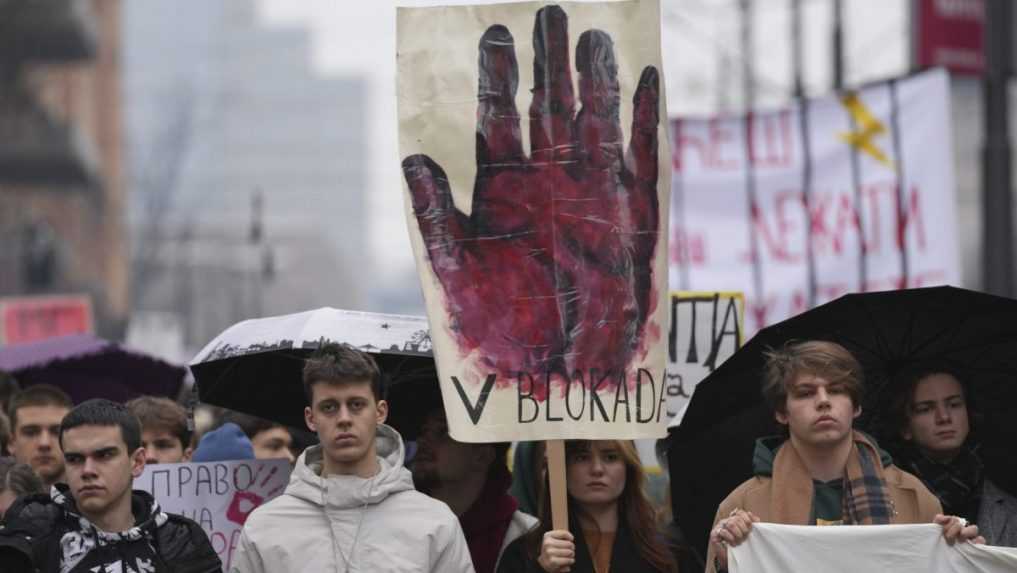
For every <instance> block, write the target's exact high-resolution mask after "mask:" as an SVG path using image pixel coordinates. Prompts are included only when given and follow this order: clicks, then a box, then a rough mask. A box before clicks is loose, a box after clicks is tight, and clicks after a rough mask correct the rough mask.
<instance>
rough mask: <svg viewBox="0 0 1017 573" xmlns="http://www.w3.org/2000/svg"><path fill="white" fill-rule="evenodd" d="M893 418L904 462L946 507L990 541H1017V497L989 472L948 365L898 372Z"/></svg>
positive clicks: (968, 404)
mask: <svg viewBox="0 0 1017 573" xmlns="http://www.w3.org/2000/svg"><path fill="white" fill-rule="evenodd" d="M900 378H901V379H902V380H903V381H904V384H903V386H902V390H901V392H900V393H899V394H898V396H897V397H896V399H895V400H893V403H892V410H893V416H892V417H891V423H892V424H893V425H894V426H895V428H894V430H895V431H896V433H897V437H898V438H899V439H901V440H903V443H904V446H903V447H902V448H900V450H899V451H898V452H896V456H895V457H896V458H897V459H898V460H900V461H901V465H902V466H903V467H905V468H907V469H908V470H910V471H911V472H912V473H914V474H915V475H916V476H918V477H919V478H920V479H921V480H922V482H924V483H925V485H926V486H928V487H929V489H930V490H932V492H933V493H934V494H936V497H938V498H939V500H940V502H941V503H942V504H943V508H944V510H945V511H946V512H947V513H951V514H955V515H959V516H961V517H963V518H966V519H968V520H971V521H972V522H975V523H977V524H978V527H979V531H980V532H981V534H982V536H983V537H985V540H986V543H988V544H989V545H1004V546H1009V547H1017V498H1015V497H1014V496H1012V495H1010V494H1009V493H1007V492H1006V491H1004V490H1003V489H1002V488H1000V487H999V486H997V485H996V484H995V483H993V482H992V481H991V480H990V479H988V478H987V477H986V475H985V473H986V472H985V465H984V463H983V461H982V459H981V456H980V455H979V449H980V446H981V444H980V443H979V441H978V440H977V438H976V437H975V435H974V432H972V426H973V423H972V422H973V421H974V419H976V417H977V416H976V415H975V412H973V410H972V403H971V401H970V400H969V398H968V393H967V391H966V389H965V387H964V385H963V384H962V383H961V381H960V380H959V379H958V377H957V376H956V375H954V374H953V373H952V372H950V370H949V369H948V368H938V367H935V366H927V367H924V368H918V369H913V370H911V371H910V372H907V373H905V374H903V375H902V376H901V377H900Z"/></svg>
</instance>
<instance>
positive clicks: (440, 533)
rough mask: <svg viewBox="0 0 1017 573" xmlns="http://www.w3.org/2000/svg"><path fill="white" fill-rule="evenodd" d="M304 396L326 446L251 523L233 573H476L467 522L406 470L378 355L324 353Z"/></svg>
mask: <svg viewBox="0 0 1017 573" xmlns="http://www.w3.org/2000/svg"><path fill="white" fill-rule="evenodd" d="M304 390H305V392H306V393H307V397H308V402H309V403H310V405H309V406H308V407H306V408H305V409H304V417H305V419H306V422H307V426H308V427H309V428H310V429H311V430H312V431H314V432H317V434H318V439H319V441H320V444H319V445H317V446H312V447H310V448H308V449H307V450H305V451H304V453H303V454H301V456H300V459H298V460H297V465H296V468H295V469H294V470H293V475H292V476H291V477H290V483H289V485H288V486H287V487H286V492H285V493H283V494H282V495H281V496H279V497H277V498H275V499H273V500H272V501H270V502H268V503H266V504H265V505H263V506H261V507H259V508H258V509H257V510H255V511H254V512H253V513H251V515H250V517H248V519H247V523H246V524H245V525H244V530H243V534H242V536H241V539H240V546H239V548H238V550H237V552H236V554H235V555H234V556H233V562H232V563H231V564H229V565H228V567H229V570H230V571H235V572H239V573H260V572H267V573H268V572H270V573H275V572H281V571H329V572H332V571H336V572H345V571H351V572H352V571H365V572H367V571H370V572H375V571H377V572H382V571H391V572H404V571H405V572H409V571H418V572H435V573H445V572H450V573H458V572H469V573H472V572H473V564H472V562H471V560H470V553H469V549H468V548H467V545H466V540H465V539H464V538H463V532H462V529H461V528H460V526H459V520H458V519H457V518H456V516H455V514H453V513H452V511H451V510H450V509H449V508H448V506H447V505H445V504H444V503H442V502H440V501H437V500H435V499H432V498H430V497H428V496H426V495H424V494H422V493H420V492H418V491H416V490H415V489H414V488H413V479H412V477H411V476H410V472H409V470H407V469H406V468H404V467H403V455H404V454H403V442H402V438H401V437H400V436H399V434H398V433H397V432H396V431H395V430H393V429H392V428H390V427H389V426H386V425H385V424H384V422H385V419H386V417H387V415H388V404H387V403H386V402H385V401H384V400H382V399H381V396H382V391H381V373H380V371H379V370H378V366H377V365H376V364H375V363H374V360H373V359H372V358H371V357H370V355H368V354H365V353H363V352H360V351H358V350H356V349H354V348H351V347H348V346H339V345H328V346H325V347H323V348H322V349H321V350H319V351H318V352H316V353H315V354H314V355H313V356H312V357H311V358H310V359H308V361H307V364H306V365H305V367H304Z"/></svg>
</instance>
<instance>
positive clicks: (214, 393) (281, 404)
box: [191, 307, 437, 430]
mask: <svg viewBox="0 0 1017 573" xmlns="http://www.w3.org/2000/svg"><path fill="white" fill-rule="evenodd" d="M329 343H345V344H349V345H350V346H353V347H356V348H358V349H360V350H363V351H365V352H368V353H370V354H372V355H373V357H374V359H375V361H376V362H377V363H378V366H379V367H380V368H381V371H382V373H383V374H384V375H385V377H386V379H387V383H386V386H387V387H388V388H389V391H390V392H403V390H402V389H401V388H400V387H401V386H402V385H404V384H410V385H412V382H413V381H415V380H421V379H424V378H427V377H428V376H432V377H433V379H435V380H436V379H437V375H436V374H434V372H435V370H434V358H433V357H432V356H431V336H430V333H429V331H428V327H427V320H426V319H425V318H422V317H415V316H402V315H393V314H380V313H371V312H357V311H350V310H340V309H335V308H327V307H326V308H319V309H316V310H309V311H305V312H299V313H296V314H287V315H283V316H273V317H268V318H257V319H252V320H245V321H243V322H239V323H237V324H235V325H233V326H231V327H229V328H227V329H226V330H225V331H223V333H222V334H220V335H219V336H217V337H216V338H215V339H214V340H212V341H211V342H209V343H208V344H207V345H206V346H205V348H204V349H202V350H201V352H199V353H198V354H197V356H195V357H194V360H193V361H192V362H191V371H192V372H193V373H194V379H195V383H196V384H197V388H198V397H199V398H200V399H201V400H202V401H203V402H208V403H209V404H215V405H217V406H222V407H224V408H230V409H232V410H238V411H240V412H246V413H248V414H253V415H255V416H260V417H262V418H266V419H269V420H274V421H276V422H279V423H281V424H284V425H287V426H291V427H295V428H303V427H305V424H304V406H306V404H307V401H306V399H305V397H304V389H303V368H304V361H305V360H306V358H307V357H308V356H310V355H311V353H313V352H314V351H315V350H317V349H318V348H319V347H320V346H321V345H322V344H329ZM402 402H403V401H401V403H402ZM405 403H407V406H408V405H409V404H410V403H412V400H408V401H405ZM414 405H415V404H414ZM399 410H400V411H396V409H395V408H390V412H389V423H390V424H391V425H392V426H393V427H395V428H396V429H399V430H408V429H409V428H410V427H411V426H413V424H414V423H415V422H414V420H415V418H414V416H415V415H416V409H415V408H409V407H400V408H399Z"/></svg>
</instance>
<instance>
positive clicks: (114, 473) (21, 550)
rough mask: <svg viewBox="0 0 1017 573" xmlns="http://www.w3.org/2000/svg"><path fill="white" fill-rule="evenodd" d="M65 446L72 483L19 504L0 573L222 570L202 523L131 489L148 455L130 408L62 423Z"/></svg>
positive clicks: (90, 409) (1, 542) (102, 409)
mask: <svg viewBox="0 0 1017 573" xmlns="http://www.w3.org/2000/svg"><path fill="white" fill-rule="evenodd" d="M60 445H61V448H62V449H63V453H64V460H65V462H66V468H67V481H68V483H67V484H56V485H54V486H53V488H52V490H51V492H50V494H49V495H45V494H35V495H31V496H26V497H23V498H21V499H19V500H18V501H16V502H15V503H14V505H12V506H11V508H10V509H9V510H8V512H7V516H6V524H5V525H4V527H3V528H2V529H0V571H4V572H5V573H14V572H22V571H25V572H28V571H40V572H41V573H85V572H91V571H123V572H125V573H128V572H129V573H141V572H145V573H149V572H157V573H163V572H181V573H214V572H221V571H222V564H221V562H220V561H219V557H218V556H217V555H216V553H215V551H214V550H213V549H212V545H211V543H209V540H208V536H207V535H205V532H204V531H203V530H202V529H201V527H200V526H198V524H196V523H195V522H193V521H191V520H189V519H187V518H185V517H182V516H178V515H171V514H167V513H165V512H163V511H162V510H161V509H159V505H158V504H157V503H156V502H155V499H154V498H152V496H151V495H149V494H148V493H145V492H142V491H133V492H132V491H131V484H132V482H133V480H134V478H135V477H137V476H138V475H140V474H141V472H142V470H143V469H144V467H145V450H144V449H143V448H142V447H141V423H140V422H139V421H138V419H137V418H136V417H135V416H134V415H133V414H131V413H130V412H129V411H128V410H127V408H126V407H125V406H123V405H121V404H116V403H114V402H110V401H109V400H88V401H86V402H84V403H82V404H80V405H79V406H77V407H76V408H74V409H73V410H71V411H70V412H69V413H68V414H67V416H65V417H64V419H63V421H62V422H61V425H60Z"/></svg>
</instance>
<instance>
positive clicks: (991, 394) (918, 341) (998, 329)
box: [668, 287, 1017, 548]
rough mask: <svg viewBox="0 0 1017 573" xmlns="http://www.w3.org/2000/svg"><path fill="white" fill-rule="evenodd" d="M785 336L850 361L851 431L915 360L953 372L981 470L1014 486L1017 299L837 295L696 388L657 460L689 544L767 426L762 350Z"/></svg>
mask: <svg viewBox="0 0 1017 573" xmlns="http://www.w3.org/2000/svg"><path fill="white" fill-rule="evenodd" d="M790 340H802V341H803V340H827V341H833V342H837V343H839V344H841V345H843V346H844V347H846V348H847V349H848V350H850V351H851V353H852V354H854V356H855V357H856V358H857V359H858V360H859V362H861V364H862V367H863V369H864V374H865V392H866V394H865V398H864V400H863V403H862V416H861V417H860V418H859V420H858V421H857V422H856V427H859V428H862V429H863V430H866V431H870V432H875V431H876V430H877V429H879V428H880V427H881V426H882V425H883V422H884V420H881V417H882V416H884V415H885V414H884V413H885V412H886V410H887V408H886V407H885V406H886V404H887V402H889V397H890V396H892V395H893V394H894V393H895V392H897V391H900V387H899V380H897V379H898V378H899V377H898V374H900V373H902V372H906V371H908V370H909V369H912V368H916V367H921V366H924V365H933V366H935V367H937V368H945V369H948V370H949V371H951V372H954V373H956V374H957V375H958V376H959V377H960V378H961V379H962V380H963V381H964V382H965V383H966V386H967V391H968V393H969V394H970V395H971V396H973V397H974V398H975V400H976V401H977V402H978V403H979V404H982V405H983V407H982V412H981V414H982V416H983V423H982V428H981V429H982V431H981V433H980V436H979V437H980V439H981V441H982V446H983V448H982V453H983V456H984V458H985V462H986V469H987V471H988V472H989V473H990V475H991V476H992V477H993V481H995V482H996V483H998V484H1000V485H1003V486H1004V487H1005V488H1007V489H1010V490H1011V491H1013V490H1014V489H1015V482H1017V462H1015V460H1014V456H1013V455H1012V449H1013V443H1014V438H1015V437H1017V430H1015V426H1014V422H1013V413H1012V410H1013V407H1014V405H1015V404H1017V301H1015V300H1012V299H1008V298H1002V297H997V296H992V295H988V294H984V293H979V292H974V291H970V290H965V289H960V288H955V287H934V288H921V289H908V290H899V291H888V292H874V293H863V294H849V295H846V296H843V297H841V298H839V299H837V300H835V301H832V302H829V303H827V304H824V305H822V306H819V307H816V308H814V309H812V310H809V311H807V312H804V313H802V314H800V315H798V316H795V317H792V318H789V319H787V320H785V321H783V322H781V323H778V324H775V325H773V326H770V327H767V328H765V329H763V330H760V331H759V332H758V333H757V334H756V335H755V336H754V337H753V338H752V340H750V341H749V342H748V343H747V344H746V345H745V346H744V347H742V348H741V349H740V350H738V351H737V352H736V353H735V354H734V355H733V356H732V357H731V358H729V359H728V360H727V361H726V362H725V363H724V364H722V365H721V366H720V367H719V368H717V370H715V371H714V372H713V373H711V374H710V375H709V376H707V377H706V379H704V380H703V381H702V382H701V383H700V384H699V386H697V387H696V391H695V393H694V394H693V396H692V400H691V402H690V403H689V407H688V410H687V411H686V413H685V417H684V418H683V419H682V422H681V424H680V426H679V427H678V428H677V430H675V431H674V432H673V433H672V434H671V436H670V442H671V443H670V447H669V451H668V456H669V459H670V471H671V488H672V500H673V504H674V507H673V509H674V513H675V515H676V516H677V518H678V521H679V524H680V525H681V527H682V529H683V531H684V532H685V533H686V535H688V536H689V538H690V539H691V540H692V541H693V543H695V544H696V545H697V547H700V548H705V546H706V541H707V537H708V534H709V529H710V525H711V524H712V522H713V517H714V514H715V512H716V510H717V506H718V505H719V504H720V502H721V501H722V500H723V498H724V497H725V496H726V495H727V494H728V493H730V492H731V490H732V489H734V488H735V487H736V486H737V485H738V484H740V483H741V482H742V481H744V480H746V479H748V478H749V477H751V476H752V452H753V447H754V442H755V440H756V438H758V437H761V436H764V435H767V434H773V433H775V431H776V424H775V422H774V420H773V416H772V414H771V412H770V411H769V410H768V408H767V406H766V405H765V404H764V402H763V397H762V393H761V390H760V388H761V383H762V376H763V365H764V356H763V353H764V352H765V351H766V350H768V349H770V348H779V347H781V346H783V345H784V344H786V343H787V342H788V341H790ZM891 453H892V452H891ZM692 462H694V465H693V463H692Z"/></svg>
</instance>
